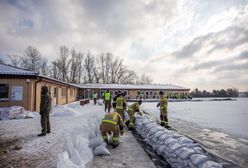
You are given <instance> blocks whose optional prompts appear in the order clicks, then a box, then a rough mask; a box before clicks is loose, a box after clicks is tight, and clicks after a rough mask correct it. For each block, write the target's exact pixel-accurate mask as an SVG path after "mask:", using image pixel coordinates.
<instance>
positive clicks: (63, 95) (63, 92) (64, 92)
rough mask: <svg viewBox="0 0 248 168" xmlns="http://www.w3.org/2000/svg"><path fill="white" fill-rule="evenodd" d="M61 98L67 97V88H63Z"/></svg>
mask: <svg viewBox="0 0 248 168" xmlns="http://www.w3.org/2000/svg"><path fill="white" fill-rule="evenodd" d="M61 96H62V97H65V96H66V88H62V91H61Z"/></svg>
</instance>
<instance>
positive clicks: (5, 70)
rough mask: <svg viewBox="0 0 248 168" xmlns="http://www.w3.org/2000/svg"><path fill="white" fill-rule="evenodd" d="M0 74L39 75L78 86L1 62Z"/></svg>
mask: <svg viewBox="0 0 248 168" xmlns="http://www.w3.org/2000/svg"><path fill="white" fill-rule="evenodd" d="M0 75H2V76H5V75H6V76H7V75H11V76H18V77H22V76H30V77H39V78H43V79H47V80H51V81H54V82H58V83H63V84H65V85H70V86H74V87H78V86H77V85H75V84H72V83H67V82H64V81H61V80H58V79H54V78H52V77H49V76H45V75H41V74H39V73H38V72H35V71H30V70H26V69H22V68H18V67H14V66H11V65H6V64H2V63H0Z"/></svg>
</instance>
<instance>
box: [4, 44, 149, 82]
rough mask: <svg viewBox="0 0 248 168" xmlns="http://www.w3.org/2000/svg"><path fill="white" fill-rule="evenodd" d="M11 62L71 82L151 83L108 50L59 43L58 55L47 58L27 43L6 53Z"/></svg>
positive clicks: (146, 77) (16, 65)
mask: <svg viewBox="0 0 248 168" xmlns="http://www.w3.org/2000/svg"><path fill="white" fill-rule="evenodd" d="M8 57H9V59H10V60H11V64H12V65H13V66H15V67H20V68H25V69H28V70H32V71H35V72H38V73H40V74H42V75H46V76H50V77H52V78H55V79H59V80H62V81H65V82H70V83H122V84H128V83H129V84H131V83H137V84H150V83H152V78H151V77H150V76H148V75H146V74H145V73H144V74H142V75H140V76H139V75H138V74H137V73H136V72H134V71H133V70H130V69H128V67H127V66H125V65H124V64H123V59H120V58H119V57H117V56H114V55H113V54H111V53H101V54H97V55H94V54H92V53H91V52H90V51H88V52H86V53H84V52H80V51H76V50H75V49H73V48H72V49H70V48H68V47H66V46H61V47H60V48H59V51H58V57H57V58H55V59H54V60H48V59H47V58H45V57H43V56H42V55H41V53H40V52H39V51H38V49H37V48H35V47H33V46H28V47H27V48H26V49H25V50H24V54H23V55H17V54H9V55H8Z"/></svg>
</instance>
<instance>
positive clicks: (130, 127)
mask: <svg viewBox="0 0 248 168" xmlns="http://www.w3.org/2000/svg"><path fill="white" fill-rule="evenodd" d="M133 126H134V124H133V123H131V122H130V123H129V125H128V129H129V130H132V131H133V130H134V128H133Z"/></svg>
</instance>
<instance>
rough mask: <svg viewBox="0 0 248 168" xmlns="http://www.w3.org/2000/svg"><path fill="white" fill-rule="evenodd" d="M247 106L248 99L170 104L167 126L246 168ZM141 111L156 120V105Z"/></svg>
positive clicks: (247, 151) (146, 106)
mask: <svg viewBox="0 0 248 168" xmlns="http://www.w3.org/2000/svg"><path fill="white" fill-rule="evenodd" d="M247 106H248V99H247V98H241V99H237V101H204V99H203V101H199V102H169V103H168V116H169V124H170V125H171V126H172V127H173V128H176V129H177V130H179V131H180V132H182V133H184V134H187V135H188V136H191V137H192V138H194V139H196V140H197V141H199V142H200V143H202V144H203V145H205V146H206V148H207V149H208V150H209V151H210V152H213V153H214V154H217V155H219V156H221V157H224V158H227V159H229V160H232V161H234V162H236V163H238V164H239V165H241V166H242V167H248V155H247V153H248V134H247V128H248V123H247V121H246V120H247V118H248V111H247ZM142 108H143V109H144V110H145V111H146V112H149V113H150V114H151V116H150V118H153V119H154V120H155V121H156V120H157V119H158V118H159V109H158V108H156V103H143V104H142Z"/></svg>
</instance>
